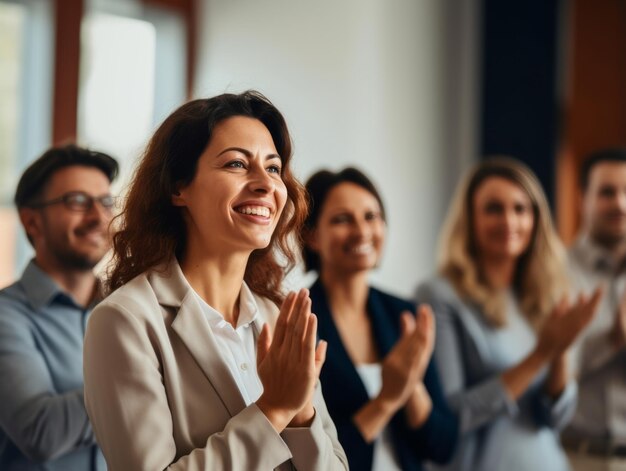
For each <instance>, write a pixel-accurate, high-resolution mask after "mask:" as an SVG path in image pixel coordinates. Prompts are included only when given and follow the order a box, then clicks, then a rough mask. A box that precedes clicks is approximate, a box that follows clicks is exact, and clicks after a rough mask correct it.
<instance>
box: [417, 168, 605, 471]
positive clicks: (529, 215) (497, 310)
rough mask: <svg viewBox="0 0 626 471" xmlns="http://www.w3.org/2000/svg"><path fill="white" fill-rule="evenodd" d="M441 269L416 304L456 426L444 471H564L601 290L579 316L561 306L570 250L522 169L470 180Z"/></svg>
mask: <svg viewBox="0 0 626 471" xmlns="http://www.w3.org/2000/svg"><path fill="white" fill-rule="evenodd" d="M439 271H440V274H439V276H438V277H437V278H435V279H432V280H430V281H427V282H425V283H423V284H422V285H420V286H419V288H418V290H417V296H418V299H420V301H422V302H426V303H429V304H430V305H431V306H432V308H433V310H434V312H435V317H436V319H437V336H436V344H435V353H434V356H435V359H436V362H437V366H438V367H439V371H440V372H441V376H442V383H443V388H444V390H445V393H446V395H447V397H448V400H449V402H450V406H451V407H452V409H453V410H455V411H456V412H457V413H458V414H459V416H460V442H459V447H458V453H457V455H456V457H455V459H454V461H453V462H452V464H451V465H450V466H449V468H448V469H452V470H463V471H473V470H496V469H497V470H500V469H502V470H504V469H506V470H510V471H515V470H520V471H530V470H537V469H549V470H551V471H560V470H567V469H569V465H568V462H567V458H566V456H565V453H564V452H563V451H562V449H561V445H560V443H559V438H558V431H559V430H560V429H561V428H562V427H563V426H564V425H565V424H566V423H567V421H568V420H569V419H570V418H571V416H572V414H573V412H574V408H575V407H576V383H575V382H574V381H573V380H572V379H571V378H570V375H569V374H568V368H567V359H566V352H567V348H568V347H569V345H570V344H571V343H572V341H573V340H574V339H575V338H576V336H577V335H578V334H579V333H580V332H581V330H582V329H583V328H584V326H585V325H587V323H588V322H589V321H590V320H591V319H592V317H593V314H594V311H595V308H596V305H597V303H598V300H599V296H600V292H599V291H597V292H595V293H594V295H593V296H592V297H590V298H588V299H587V298H581V299H579V300H578V302H576V303H575V304H573V305H572V307H569V306H568V305H567V301H565V300H564V299H563V295H564V294H565V292H566V286H567V280H566V273H565V251H564V249H563V247H562V245H561V243H560V241H559V239H558V237H557V236H556V233H555V232H554V229H553V227H552V222H551V218H550V212H549V209H548V205H547V202H546V200H545V197H544V195H543V191H542V190H541V186H540V184H539V182H538V181H537V180H536V178H535V177H534V175H533V174H532V172H531V171H530V170H529V169H528V168H527V167H525V166H524V165H522V164H521V163H519V162H517V161H515V160H512V159H508V158H494V159H489V160H486V161H484V162H483V163H481V164H479V165H477V166H476V167H475V168H474V169H473V170H472V171H471V172H470V174H469V176H468V178H467V180H466V181H465V182H464V184H463V185H461V186H460V187H459V189H458V191H457V193H456V195H455V197H454V200H453V206H452V208H451V209H450V212H449V214H448V220H447V225H446V226H445V231H444V233H443V236H442V240H441V247H440V268H439ZM559 299H561V301H559V302H558V303H557V301H558V300H559Z"/></svg>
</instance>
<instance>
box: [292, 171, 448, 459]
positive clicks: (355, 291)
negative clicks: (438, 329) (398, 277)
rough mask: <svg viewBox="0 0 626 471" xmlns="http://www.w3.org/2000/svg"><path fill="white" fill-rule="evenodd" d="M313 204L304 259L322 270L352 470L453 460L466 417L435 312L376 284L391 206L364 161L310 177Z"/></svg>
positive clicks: (329, 376)
mask: <svg viewBox="0 0 626 471" xmlns="http://www.w3.org/2000/svg"><path fill="white" fill-rule="evenodd" d="M306 189H307V191H308V193H309V198H310V205H311V209H310V213H309V215H308V217H307V219H306V222H305V225H304V230H303V235H302V237H303V239H304V246H303V247H304V248H303V258H304V262H305V265H306V268H307V270H315V271H316V272H317V273H318V275H319V278H318V279H317V281H315V283H314V284H313V286H312V287H311V300H312V302H313V305H312V310H313V311H314V312H315V313H316V314H317V316H318V319H319V329H318V330H319V336H320V338H322V339H324V340H326V341H327V342H328V353H327V358H326V362H325V364H324V366H323V368H322V373H321V381H322V385H323V387H324V392H325V398H326V402H327V404H328V408H329V412H330V414H331V417H332V418H333V421H334V422H335V425H336V427H337V431H338V434H339V439H340V441H341V444H342V445H343V447H344V450H345V451H346V454H347V455H348V460H349V462H350V466H351V468H352V469H359V470H370V469H371V470H376V471H391V470H400V469H403V470H420V469H423V467H422V463H423V462H425V461H427V460H433V461H436V462H439V463H443V462H446V461H447V460H448V459H449V458H450V457H451V456H452V453H453V451H454V445H455V443H456V436H457V420H456V417H455V416H454V415H453V414H452V413H451V412H450V410H449V409H448V407H447V405H446V401H445V399H444V397H443V391H442V389H441V386H440V384H439V378H438V375H437V370H436V367H435V365H434V363H433V362H431V353H432V347H433V343H434V329H435V326H434V325H433V319H432V313H431V311H430V309H429V308H428V307H426V306H421V307H420V309H419V312H418V313H417V318H415V314H414V313H415V311H416V310H415V306H414V305H413V304H412V303H410V302H408V301H405V300H403V299H400V298H397V297H395V296H393V295H391V294H388V293H386V292H383V291H380V290H378V289H376V288H373V287H371V286H370V284H369V280H368V278H369V275H370V272H371V271H372V270H373V269H374V268H376V266H377V265H378V263H379V262H380V259H381V256H382V251H383V246H384V242H385V235H386V230H387V227H386V220H385V209H384V207H383V203H382V200H381V198H380V195H379V193H378V191H377V190H376V188H375V187H374V185H373V184H372V182H371V181H370V180H369V179H368V178H367V177H366V176H365V175H364V174H363V173H361V172H360V171H359V170H357V169H355V168H350V167H349V168H346V169H344V170H341V171H340V172H337V173H334V172H331V171H327V170H322V171H319V172H317V173H315V174H314V175H313V176H311V177H310V178H309V180H308V182H307V183H306Z"/></svg>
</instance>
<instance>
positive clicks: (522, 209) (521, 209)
mask: <svg viewBox="0 0 626 471" xmlns="http://www.w3.org/2000/svg"><path fill="white" fill-rule="evenodd" d="M528 209H529V208H528V207H527V206H526V205H524V204H516V205H515V212H516V213H517V214H524V213H526V211H528Z"/></svg>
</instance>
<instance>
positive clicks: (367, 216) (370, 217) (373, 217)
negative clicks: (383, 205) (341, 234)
mask: <svg viewBox="0 0 626 471" xmlns="http://www.w3.org/2000/svg"><path fill="white" fill-rule="evenodd" d="M379 216H380V214H379V213H376V212H374V211H372V212H369V213H366V214H365V220H366V221H374V220H376V219H378V217H379Z"/></svg>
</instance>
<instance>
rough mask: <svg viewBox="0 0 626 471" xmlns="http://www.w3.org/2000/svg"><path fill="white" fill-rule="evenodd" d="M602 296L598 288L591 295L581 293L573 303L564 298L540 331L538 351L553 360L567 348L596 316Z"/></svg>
mask: <svg viewBox="0 0 626 471" xmlns="http://www.w3.org/2000/svg"><path fill="white" fill-rule="evenodd" d="M601 297H602V289H601V288H597V289H596V290H595V291H594V292H593V293H592V294H591V296H589V297H587V296H584V295H580V296H579V297H578V300H577V302H575V303H574V304H573V305H569V303H568V302H567V300H566V299H565V298H563V299H562V300H561V302H559V304H558V305H557V306H556V307H555V308H554V310H553V311H552V313H551V314H550V316H549V317H548V319H547V320H546V322H545V323H544V325H543V326H542V328H541V331H540V332H539V338H538V340H537V347H536V349H537V351H539V352H541V353H542V355H544V356H545V357H546V358H547V359H549V360H552V359H554V358H555V357H556V356H557V355H560V354H562V353H563V352H564V351H565V350H567V348H568V347H569V346H570V345H571V344H572V343H573V342H574V340H575V339H576V337H578V335H579V334H580V333H581V332H582V331H583V329H584V328H585V327H586V326H587V325H589V323H590V322H591V320H592V319H593V317H594V316H595V314H596V311H597V308H598V304H599V302H600V299H601Z"/></svg>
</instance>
